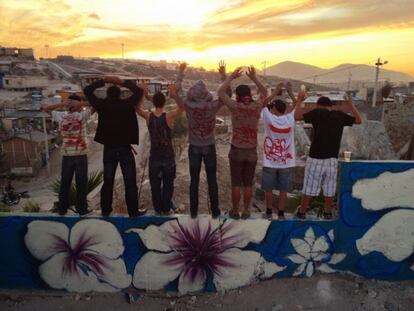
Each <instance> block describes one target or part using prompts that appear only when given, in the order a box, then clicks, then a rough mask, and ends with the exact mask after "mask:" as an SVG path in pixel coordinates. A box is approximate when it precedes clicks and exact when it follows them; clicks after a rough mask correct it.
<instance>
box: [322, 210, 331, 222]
mask: <svg viewBox="0 0 414 311" xmlns="http://www.w3.org/2000/svg"><path fill="white" fill-rule="evenodd" d="M322 216H323V219H326V220H332V218H333V217H332V212H323V214H322Z"/></svg>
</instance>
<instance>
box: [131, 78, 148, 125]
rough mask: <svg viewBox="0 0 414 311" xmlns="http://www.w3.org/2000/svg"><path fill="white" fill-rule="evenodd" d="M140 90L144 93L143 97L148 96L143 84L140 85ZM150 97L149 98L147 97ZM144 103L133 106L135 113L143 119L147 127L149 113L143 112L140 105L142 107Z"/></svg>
mask: <svg viewBox="0 0 414 311" xmlns="http://www.w3.org/2000/svg"><path fill="white" fill-rule="evenodd" d="M140 88H141V89H142V90H143V91H144V97H145V98H147V96H149V95H148V87H147V85H146V84H145V83H142V84H140ZM149 97H150V96H149ZM149 101H151V102H152V98H151V97H150V100H149ZM143 103H144V101H140V102H139V103H137V105H136V106H135V112H136V113H137V114H138V115H139V116H140V117H141V118H143V119H145V121H146V122H147V125H148V123H149V116H150V113H149V112H148V111H145V110H144V109H142V105H143Z"/></svg>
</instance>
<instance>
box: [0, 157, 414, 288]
mask: <svg viewBox="0 0 414 311" xmlns="http://www.w3.org/2000/svg"><path fill="white" fill-rule="evenodd" d="M340 172H341V183H340V194H339V203H340V218H339V219H337V220H333V221H325V220H319V219H312V218H310V219H308V220H306V221H300V220H295V219H293V218H291V219H287V220H285V221H277V220H273V221H269V220H266V219H259V218H257V219H254V218H251V219H248V220H231V219H227V218H226V217H222V218H220V219H211V217H210V216H208V215H201V216H199V217H198V218H197V219H191V218H190V217H188V216H185V215H181V216H177V217H155V216H145V217H140V218H127V217H109V218H105V219H103V218H99V217H97V218H95V217H86V218H82V217H76V216H73V217H71V216H65V217H60V216H50V215H48V216H46V215H43V216H42V215H36V216H33V215H31V216H21V215H11V216H10V215H8V216H7V215H3V216H1V217H0V246H1V247H2V249H4V250H7V251H4V252H3V254H2V255H1V256H0V287H2V288H40V289H47V288H50V289H59V290H67V291H73V292H87V291H100V292H111V291H120V290H123V289H126V288H128V287H135V288H138V289H146V290H162V289H165V290H168V291H177V292H180V293H182V294H186V293H195V292H203V291H207V292H214V291H225V290H229V289H234V288H238V287H241V286H246V285H249V284H252V283H254V282H258V281H260V280H263V279H267V278H272V277H275V278H279V277H280V278H282V277H312V276H313V275H315V274H318V273H334V272H339V271H340V272H352V273H354V274H359V275H361V276H364V277H369V278H378V279H385V280H404V279H414V254H413V253H414V239H413V237H414V182H413V180H414V163H413V162H383V163H381V162H356V161H354V162H351V163H341V169H340Z"/></svg>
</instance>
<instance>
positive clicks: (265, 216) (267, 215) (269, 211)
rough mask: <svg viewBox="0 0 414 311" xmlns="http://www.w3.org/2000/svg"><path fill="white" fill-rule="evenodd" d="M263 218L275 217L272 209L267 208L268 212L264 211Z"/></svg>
mask: <svg viewBox="0 0 414 311" xmlns="http://www.w3.org/2000/svg"><path fill="white" fill-rule="evenodd" d="M263 218H265V219H269V220H271V219H272V218H273V213H272V210H271V209H267V208H266V213H263Z"/></svg>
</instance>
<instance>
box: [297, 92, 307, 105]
mask: <svg viewBox="0 0 414 311" xmlns="http://www.w3.org/2000/svg"><path fill="white" fill-rule="evenodd" d="M306 97H307V95H306V89H305V90H303V89H301V90H300V92H299V95H298V101H301V102H303V101H304V100H305V99H306Z"/></svg>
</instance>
